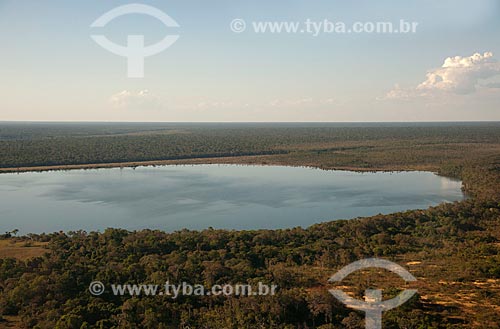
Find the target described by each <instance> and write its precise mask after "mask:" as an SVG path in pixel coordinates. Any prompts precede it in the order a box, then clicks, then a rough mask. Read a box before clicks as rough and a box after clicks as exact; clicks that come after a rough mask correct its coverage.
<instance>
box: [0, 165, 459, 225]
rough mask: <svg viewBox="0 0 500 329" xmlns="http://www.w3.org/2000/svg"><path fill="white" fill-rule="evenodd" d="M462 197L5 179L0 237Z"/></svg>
mask: <svg viewBox="0 0 500 329" xmlns="http://www.w3.org/2000/svg"><path fill="white" fill-rule="evenodd" d="M462 198H463V194H462V192H461V183H460V182H459V181H455V180H451V179H448V178H444V177H439V176H436V175H434V174H432V173H428V172H402V173H356V172H348V171H322V170H318V169H310V168H292V167H272V166H269V167H263V166H232V165H196V166H165V167H156V168H153V167H140V168H136V169H132V168H124V169H119V168H116V169H99V170H75V171H66V172H44V173H24V174H4V175H0V232H4V231H7V230H12V229H14V228H17V229H20V230H21V232H22V233H28V232H36V233H38V232H53V231H59V230H64V231H68V230H79V229H84V230H87V231H91V230H102V229H105V228H107V227H120V228H125V229H129V230H134V229H142V228H153V229H161V230H167V231H172V230H178V229H182V228H189V229H203V228H207V227H214V228H226V229H259V228H288V227H294V226H303V227H306V226H309V225H311V224H314V223H318V222H322V221H327V220H334V219H341V218H354V217H359V216H369V215H375V214H378V213H391V212H396V211H402V210H407V209H417V208H427V207H428V206H431V205H436V204H439V203H441V202H445V201H447V202H449V201H455V200H461V199H462ZM2 230H3V231H2Z"/></svg>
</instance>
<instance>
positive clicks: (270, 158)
mask: <svg viewBox="0 0 500 329" xmlns="http://www.w3.org/2000/svg"><path fill="white" fill-rule="evenodd" d="M204 164H228V165H249V166H251V165H260V166H285V167H307V168H314V169H321V170H343V171H356V172H405V171H428V172H432V173H434V174H436V175H438V168H437V167H436V166H432V165H427V166H425V165H421V166H408V167H401V166H387V167H376V168H363V167H356V166H324V165H320V164H317V163H312V162H304V163H293V162H290V161H286V160H281V159H276V157H275V156H274V155H245V156H234V157H213V158H189V159H175V160H149V161H130V162H109V163H88V164H72V165H50V166H30V167H13V168H0V174H15V173H17V174H19V173H30V172H50V171H68V170H92V169H112V168H136V167H155V166H169V165H204Z"/></svg>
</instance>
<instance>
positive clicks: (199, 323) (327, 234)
mask: <svg viewBox="0 0 500 329" xmlns="http://www.w3.org/2000/svg"><path fill="white" fill-rule="evenodd" d="M141 161H150V162H148V163H147V164H148V165H154V164H160V163H245V164H279V165H292V166H312V167H318V168H323V169H351V170H431V171H435V172H439V173H440V174H441V175H445V176H449V177H454V178H457V179H461V180H462V181H463V184H464V190H465V192H466V193H467V195H468V198H467V199H466V200H464V201H461V202H455V203H450V204H442V205H439V206H437V207H432V208H429V209H426V210H411V211H407V212H401V213H395V214H390V215H378V216H373V217H369V218H359V219H352V220H339V221H331V222H325V223H322V224H316V225H313V226H311V227H308V228H294V229H284V230H255V231H227V230H214V229H206V230H204V231H188V230H183V231H179V232H172V233H167V232H161V231H152V230H143V231H136V232H128V231H125V230H121V229H107V230H106V231H104V232H102V233H99V232H83V231H77V232H58V233H48V234H30V235H29V236H23V237H17V236H16V235H15V234H14V233H15V232H7V233H5V234H4V235H3V236H2V237H1V239H0V257H1V258H0V315H1V318H0V328H1V327H2V326H3V327H6V328H8V327H10V328H15V327H18V328H235V329H236V328H321V329H331V328H363V326H364V323H363V321H364V314H363V313H361V312H356V311H353V310H351V309H348V308H346V307H345V306H343V305H342V304H341V303H339V302H337V301H336V300H335V298H334V297H333V296H332V295H331V294H330V293H329V292H328V289H331V288H332V287H333V286H332V285H330V284H329V283H328V278H329V277H330V276H331V275H332V274H334V273H335V272H336V271H338V270H339V269H340V268H342V267H343V266H345V265H347V264H349V263H351V262H353V261H356V260H359V259H363V258H368V257H380V258H385V259H388V260H391V261H394V262H397V263H398V264H400V265H402V266H404V267H405V268H407V269H408V270H409V271H410V272H411V273H412V274H413V275H414V276H415V277H416V278H417V279H418V281H417V282H416V283H412V284H407V283H405V282H404V281H402V280H401V279H400V278H398V277H397V276H395V275H394V274H391V273H390V272H387V271H378V272H373V271H371V272H370V271H368V272H359V273H356V274H353V275H351V276H349V277H348V278H347V279H346V280H345V281H344V282H342V283H341V285H342V289H343V290H345V291H349V292H350V293H351V294H352V295H353V296H357V298H362V297H361V296H363V292H364V290H365V289H367V288H372V289H373V288H380V289H384V298H391V297H393V296H395V295H397V294H398V292H399V291H400V290H401V289H408V288H415V289H418V294H417V295H415V296H414V297H413V298H412V299H411V300H410V301H409V302H408V303H406V304H405V305H403V306H401V307H399V308H397V309H394V310H391V311H389V312H387V313H384V318H383V321H384V328H498V323H500V124H498V123H475V124H466V123H463V124H408V125H406V126H402V125H397V124H373V125H363V124H359V125H354V124H351V125H328V124H308V125H306V124H304V125H298V124H296V125H293V124H280V125H271V124H266V125H256V124H255V125H250V124H247V125H199V126H195V125H187V124H185V125H173V124H172V125H147V124H135V125H132V124H128V125H126V124H122V125H118V124H116V125H104V124H101V125H63V124H60V125H54V124H45V125H22V124H9V125H7V124H3V125H0V167H2V168H10V169H9V170H28V169H37V170H43V168H25V167H37V166H42V167H43V166H55V167H52V168H51V169H65V168H74V166H82V165H91V166H90V167H92V165H96V164H105V163H113V166H124V165H139V164H141V163H140V162H141ZM68 166H69V167H68ZM71 166H73V167H71ZM2 216H3V215H2ZM68 216H71V214H68ZM1 220H2V222H4V223H5V222H9V219H8V218H3V217H2V218H1ZM34 220H36V219H34ZM325 220H326V219H325ZM11 225H12V230H14V229H15V223H11ZM30 246H31V247H30ZM6 247H10V248H14V249H16V248H17V249H22V248H26V249H29V248H36V252H34V253H33V254H31V255H28V256H26V254H23V253H22V252H19V251H15V252H13V251H12V250H10V251H9V250H6V249H5V248H6ZM33 250H35V249H33ZM40 250H42V252H40ZM94 280H99V281H102V282H103V283H104V284H105V286H107V287H109V286H110V284H120V283H121V284H125V283H137V284H142V283H146V284H155V283H156V284H160V285H162V284H164V283H165V281H167V280H168V281H169V282H171V283H180V282H183V281H185V282H190V283H192V284H204V285H206V286H207V287H210V286H212V285H214V284H228V283H231V284H237V283H251V284H254V283H256V282H259V281H261V282H264V283H269V284H271V283H272V284H277V285H278V286H279V288H278V292H277V294H276V295H275V296H251V297H238V296H231V297H225V296H204V297H196V296H180V297H179V298H177V299H175V300H173V299H171V298H169V297H168V296H154V297H153V296H141V297H130V296H121V297H120V296H114V295H113V294H112V293H111V292H110V291H109V290H110V289H107V290H106V292H105V293H104V294H102V295H101V296H98V297H95V296H92V295H91V294H90V293H89V291H88V286H89V284H90V283H91V282H92V281H94Z"/></svg>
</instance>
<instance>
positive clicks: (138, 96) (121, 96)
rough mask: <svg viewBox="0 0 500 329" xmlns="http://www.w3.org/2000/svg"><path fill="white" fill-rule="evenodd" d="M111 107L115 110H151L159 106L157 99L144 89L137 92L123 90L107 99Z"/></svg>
mask: <svg viewBox="0 0 500 329" xmlns="http://www.w3.org/2000/svg"><path fill="white" fill-rule="evenodd" d="M109 102H110V103H111V105H112V106H114V107H117V108H132V109H144V110H147V109H151V108H157V107H158V106H159V105H160V102H159V99H158V97H156V96H155V95H153V94H151V93H150V92H149V90H147V89H144V90H140V91H137V92H133V91H129V90H123V91H120V92H119V93H116V94H114V95H112V96H111V97H110V98H109Z"/></svg>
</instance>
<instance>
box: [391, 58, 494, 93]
mask: <svg viewBox="0 0 500 329" xmlns="http://www.w3.org/2000/svg"><path fill="white" fill-rule="evenodd" d="M498 76H500V63H499V62H498V61H497V60H495V59H494V58H493V53H491V52H486V53H484V54H479V53H476V54H474V55H472V56H469V57H461V56H455V57H449V58H447V59H446V60H445V61H444V64H443V65H442V66H441V67H440V68H437V69H434V70H431V71H429V72H428V73H427V78H426V80H425V81H424V82H422V83H420V84H419V85H418V86H417V87H415V88H408V89H405V88H401V87H400V86H399V85H396V86H395V87H394V88H393V89H392V90H391V91H389V92H388V93H387V95H386V96H385V97H384V98H383V99H401V100H408V99H412V98H416V97H433V98H435V97H440V96H443V94H447V95H449V94H454V95H470V94H474V93H476V92H477V91H478V90H479V89H484V88H498V87H497V86H498V83H496V82H490V83H482V82H484V81H485V80H487V79H491V78H495V77H498Z"/></svg>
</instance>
